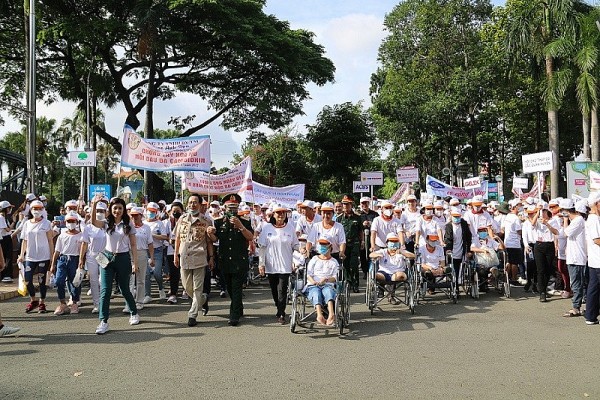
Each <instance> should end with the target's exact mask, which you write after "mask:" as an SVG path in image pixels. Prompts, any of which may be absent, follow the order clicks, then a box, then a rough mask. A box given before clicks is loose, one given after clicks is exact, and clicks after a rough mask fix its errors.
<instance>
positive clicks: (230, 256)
mask: <svg viewBox="0 0 600 400" xmlns="http://www.w3.org/2000/svg"><path fill="white" fill-rule="evenodd" d="M240 222H241V223H242V225H244V227H245V228H246V229H248V230H249V231H250V232H254V230H253V229H252V224H251V223H250V221H247V220H245V219H242V218H240ZM215 228H216V230H217V231H216V233H215V235H216V236H217V238H218V239H219V266H220V268H221V271H222V272H223V277H224V278H225V284H226V285H227V291H228V292H229V296H230V298H231V306H230V307H229V319H230V321H236V322H237V321H238V320H239V319H240V317H241V316H242V315H243V313H244V305H243V304H242V290H243V284H244V282H245V281H246V277H247V275H248V241H247V240H246V238H245V237H244V235H243V234H242V232H240V231H239V230H238V229H236V228H235V227H234V226H233V224H232V223H231V222H229V220H228V219H227V217H223V218H219V219H216V220H215Z"/></svg>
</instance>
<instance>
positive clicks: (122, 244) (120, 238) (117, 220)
mask: <svg viewBox="0 0 600 400" xmlns="http://www.w3.org/2000/svg"><path fill="white" fill-rule="evenodd" d="M98 200H99V198H98V197H96V198H95V199H94V201H93V207H92V223H93V224H95V223H96V204H97V202H98ZM108 210H109V213H108V217H107V218H106V223H105V224H104V229H105V234H106V246H105V248H104V251H102V253H103V254H104V255H105V256H106V258H107V259H108V261H109V262H108V264H107V265H106V266H105V267H104V268H102V270H101V271H100V273H101V275H102V282H101V288H100V307H99V311H100V312H99V318H100V324H99V325H98V327H97V328H96V333H97V334H99V335H102V334H104V333H106V332H108V329H109V326H108V317H109V307H110V296H111V293H112V284H113V279H114V278H115V275H116V277H117V284H118V285H119V289H120V290H121V294H122V295H123V297H124V298H125V301H126V302H127V306H128V307H129V309H130V310H131V316H130V317H129V324H130V325H137V324H139V323H140V317H139V315H138V311H137V307H136V305H135V299H134V298H133V295H132V294H131V291H130V290H129V277H130V276H131V273H132V272H133V273H136V272H138V269H137V252H136V251H135V249H136V248H137V244H136V240H135V233H136V229H135V226H134V225H133V223H132V222H131V221H130V219H129V215H127V213H125V201H123V199H120V198H113V199H112V200H111V202H110V204H109V207H108Z"/></svg>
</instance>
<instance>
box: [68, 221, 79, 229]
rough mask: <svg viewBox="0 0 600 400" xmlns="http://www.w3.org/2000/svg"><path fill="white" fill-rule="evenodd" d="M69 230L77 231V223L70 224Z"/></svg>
mask: <svg viewBox="0 0 600 400" xmlns="http://www.w3.org/2000/svg"><path fill="white" fill-rule="evenodd" d="M67 229H69V230H73V229H77V222H68V223H67Z"/></svg>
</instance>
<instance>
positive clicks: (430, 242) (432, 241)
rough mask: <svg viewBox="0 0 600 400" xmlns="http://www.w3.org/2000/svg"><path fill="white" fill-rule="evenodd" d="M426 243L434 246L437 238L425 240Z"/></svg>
mask: <svg viewBox="0 0 600 400" xmlns="http://www.w3.org/2000/svg"><path fill="white" fill-rule="evenodd" d="M427 244H428V245H429V246H430V247H435V246H437V240H428V241H427Z"/></svg>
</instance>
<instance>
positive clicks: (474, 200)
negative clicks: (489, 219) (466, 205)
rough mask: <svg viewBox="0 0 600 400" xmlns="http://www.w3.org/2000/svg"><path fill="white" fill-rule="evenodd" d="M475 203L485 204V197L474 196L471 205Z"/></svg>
mask: <svg viewBox="0 0 600 400" xmlns="http://www.w3.org/2000/svg"><path fill="white" fill-rule="evenodd" d="M475 203H479V204H483V196H481V195H477V196H473V199H471V204H475Z"/></svg>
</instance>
